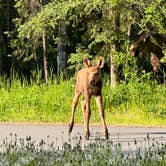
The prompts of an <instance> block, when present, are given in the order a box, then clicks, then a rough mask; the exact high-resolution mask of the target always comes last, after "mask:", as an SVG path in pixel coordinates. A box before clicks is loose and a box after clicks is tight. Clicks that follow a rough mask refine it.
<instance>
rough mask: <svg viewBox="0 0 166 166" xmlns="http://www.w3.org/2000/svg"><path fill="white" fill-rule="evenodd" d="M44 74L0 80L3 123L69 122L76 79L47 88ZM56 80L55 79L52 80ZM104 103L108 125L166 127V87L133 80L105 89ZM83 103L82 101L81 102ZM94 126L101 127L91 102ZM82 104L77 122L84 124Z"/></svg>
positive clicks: (50, 85) (152, 82)
mask: <svg viewBox="0 0 166 166" xmlns="http://www.w3.org/2000/svg"><path fill="white" fill-rule="evenodd" d="M40 78H41V73H38V74H36V73H33V77H32V78H31V79H30V80H29V81H27V79H25V78H22V79H20V78H19V76H18V75H17V74H15V73H14V74H13V77H11V78H10V80H9V79H4V78H2V77H1V78H0V94H1V95H0V121H1V122H9V121H10V122H56V123H58V122H59V123H61V122H65V123H66V122H68V121H69V119H70V114H71V103H72V98H73V96H74V86H75V79H74V78H72V79H70V80H66V81H63V80H60V82H59V84H57V79H56V78H54V79H49V84H48V85H47V86H46V85H45V84H44V83H42V82H41V79H40ZM52 78H53V77H52ZM102 92H103V102H104V108H105V116H106V121H107V123H108V124H126V125H128V124H135V125H166V100H165V99H166V87H165V85H158V84H157V83H155V82H154V81H149V80H148V81H145V80H143V81H142V80H137V79H135V80H130V81H129V82H128V83H124V82H122V83H121V84H119V85H118V86H117V87H116V88H111V87H110V86H109V85H108V84H106V83H105V84H104V86H103V91H102ZM80 100H81V99H80ZM91 110H92V116H91V122H92V123H100V119H99V116H98V111H97V108H96V105H95V102H94V100H93V99H92V101H91ZM82 121H83V118H82V111H81V107H80V104H79V105H78V108H77V111H76V122H77V123H82Z"/></svg>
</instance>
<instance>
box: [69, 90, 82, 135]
mask: <svg viewBox="0 0 166 166" xmlns="http://www.w3.org/2000/svg"><path fill="white" fill-rule="evenodd" d="M79 96H80V93H78V92H75V96H74V99H73V103H72V114H71V120H70V123H69V133H71V132H72V129H73V125H74V114H75V110H76V107H77V104H78V99H79Z"/></svg>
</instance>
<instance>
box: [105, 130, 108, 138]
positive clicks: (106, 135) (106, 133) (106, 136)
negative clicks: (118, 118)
mask: <svg viewBox="0 0 166 166" xmlns="http://www.w3.org/2000/svg"><path fill="white" fill-rule="evenodd" d="M104 135H105V139H107V140H108V130H106V132H105V134H104Z"/></svg>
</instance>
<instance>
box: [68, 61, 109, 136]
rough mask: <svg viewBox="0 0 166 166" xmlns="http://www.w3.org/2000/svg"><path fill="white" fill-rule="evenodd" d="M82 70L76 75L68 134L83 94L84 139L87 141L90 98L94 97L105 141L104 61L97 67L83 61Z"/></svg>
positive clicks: (106, 133)
mask: <svg viewBox="0 0 166 166" xmlns="http://www.w3.org/2000/svg"><path fill="white" fill-rule="evenodd" d="M83 63H84V66H85V67H84V68H82V69H81V70H80V71H79V72H78V75H77V81H76V87H75V96H74V99H73V103H72V115H71V120H70V124H69V133H71V132H72V129H73V125H74V114H75V110H76V107H77V104H78V99H79V96H80V95H81V94H83V96H84V99H83V101H82V111H83V116H84V135H85V138H86V139H89V136H90V132H89V119H90V115H91V110H90V98H91V96H94V97H95V100H96V103H97V107H98V111H99V114H100V118H101V121H102V125H103V133H104V136H105V138H106V139H108V129H107V126H106V122H105V118H104V109H103V105H102V94H101V89H102V77H101V68H102V67H103V66H104V59H100V60H99V63H98V64H97V65H92V64H91V62H90V61H89V59H87V58H86V59H84V61H83Z"/></svg>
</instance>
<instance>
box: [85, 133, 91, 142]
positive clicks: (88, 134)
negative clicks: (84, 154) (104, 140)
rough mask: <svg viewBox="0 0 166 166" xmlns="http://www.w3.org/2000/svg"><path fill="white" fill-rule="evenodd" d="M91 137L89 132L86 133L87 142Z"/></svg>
mask: <svg viewBox="0 0 166 166" xmlns="http://www.w3.org/2000/svg"><path fill="white" fill-rule="evenodd" d="M89 136H90V133H89V132H87V133H85V139H86V140H89Z"/></svg>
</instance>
